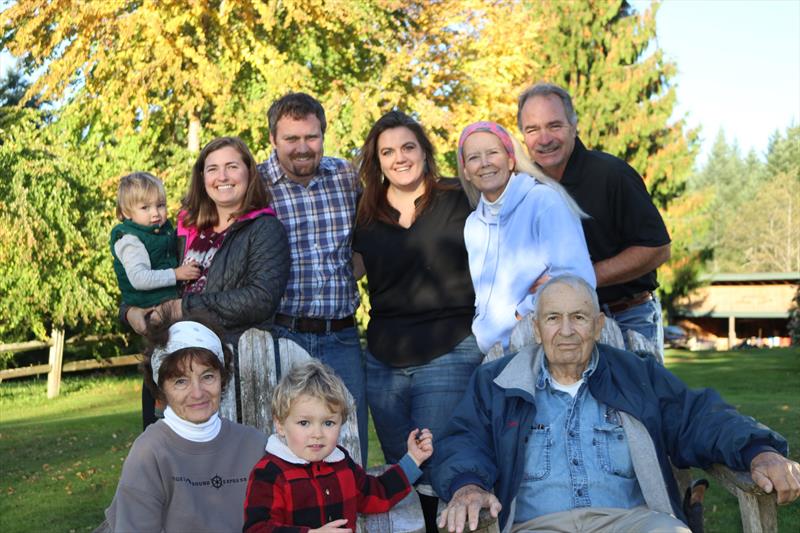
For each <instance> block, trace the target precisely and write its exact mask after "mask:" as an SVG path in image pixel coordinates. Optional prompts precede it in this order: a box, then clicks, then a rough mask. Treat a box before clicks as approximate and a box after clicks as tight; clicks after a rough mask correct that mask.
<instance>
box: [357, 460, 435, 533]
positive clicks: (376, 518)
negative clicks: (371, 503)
mask: <svg viewBox="0 0 800 533" xmlns="http://www.w3.org/2000/svg"><path fill="white" fill-rule="evenodd" d="M388 468H389V465H381V466H375V467H372V468H370V469H368V470H367V472H368V473H369V474H371V475H373V476H377V475H380V474H382V473H383V472H385V471H386V469H388ZM359 518H360V519H359V522H360V523H361V526H362V531H365V532H366V533H373V532H381V533H384V532H385V533H425V519H424V518H423V517H422V506H421V505H420V503H419V496H418V495H417V491H415V490H414V489H413V488H412V489H411V492H409V493H408V495H407V496H406V497H405V498H403V499H402V500H400V502H398V504H397V505H395V506H394V507H392V510H391V511H390V512H388V513H381V514H368V515H362V516H361V517H359Z"/></svg>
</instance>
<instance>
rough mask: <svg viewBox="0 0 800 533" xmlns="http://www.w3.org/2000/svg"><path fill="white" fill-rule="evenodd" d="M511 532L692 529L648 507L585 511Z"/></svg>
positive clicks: (685, 532) (673, 532)
mask: <svg viewBox="0 0 800 533" xmlns="http://www.w3.org/2000/svg"><path fill="white" fill-rule="evenodd" d="M511 531H512V533H533V532H536V533H539V532H553V533H578V532H584V531H587V532H588V531H604V532H605V531H609V532H615V533H630V532H634V531H641V532H647V533H649V532H653V533H691V532H690V531H689V528H688V527H686V525H685V524H684V523H683V522H681V521H680V520H678V519H677V518H675V517H673V516H671V515H668V514H664V513H659V512H656V511H651V510H650V509H648V508H647V507H645V506H640V507H634V508H633V509H615V508H611V507H582V508H580V509H573V510H571V511H563V512H561V513H552V514H547V515H544V516H540V517H539V518H534V519H533V520H528V521H527V522H522V523H519V524H514V526H513V527H512V528H511Z"/></svg>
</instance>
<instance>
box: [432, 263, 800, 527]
mask: <svg viewBox="0 0 800 533" xmlns="http://www.w3.org/2000/svg"><path fill="white" fill-rule="evenodd" d="M540 290H541V293H540V296H539V299H538V301H537V304H536V311H535V315H534V317H535V318H534V331H535V334H536V337H537V340H538V341H539V342H540V343H541V345H540V346H537V347H536V348H529V349H527V350H523V351H521V352H519V353H518V354H516V355H510V356H507V357H505V358H502V359H499V360H497V361H493V362H491V363H487V364H485V365H483V366H482V367H480V368H479V369H478V370H477V371H476V372H475V374H474V375H473V376H472V380H471V382H470V385H469V387H468V388H467V392H466V393H465V396H464V398H463V399H462V401H461V403H460V404H459V406H458V407H457V408H456V411H455V412H454V414H453V418H452V419H451V421H450V423H449V425H448V427H447V430H446V431H445V435H443V436H442V437H441V439H440V440H439V443H438V444H437V447H438V450H437V452H438V457H439V460H438V461H437V464H436V465H435V468H434V473H433V474H434V475H433V477H434V488H435V490H436V492H437V493H438V494H439V495H440V496H441V497H442V498H443V499H445V500H450V503H449V504H448V506H447V508H446V510H445V511H444V512H443V514H442V515H441V516H440V519H439V525H440V526H444V525H447V527H448V530H449V531H457V532H461V531H463V530H464V525H465V522H466V521H467V520H468V521H469V525H470V527H471V528H472V529H474V528H475V526H476V524H477V520H478V511H479V510H480V508H482V507H485V508H488V509H489V510H490V511H491V513H492V514H493V515H494V516H498V515H499V520H500V528H501V530H502V531H512V532H526V531H565V532H568V531H584V530H609V531H655V530H658V531H685V532H688V531H689V530H688V528H686V526H685V525H684V524H683V523H682V522H681V520H682V519H683V516H682V511H681V505H680V499H679V496H678V490H677V486H676V484H675V480H674V478H673V477H672V470H671V467H670V460H671V461H672V463H674V464H675V465H676V466H678V467H681V468H685V467H689V466H698V467H706V466H709V465H710V464H712V463H723V464H726V465H728V466H729V467H730V468H733V469H735V470H747V469H749V470H750V472H751V474H752V477H753V480H754V481H755V482H756V483H758V485H760V486H761V487H762V488H763V489H764V490H765V491H767V492H770V491H772V490H775V491H777V494H778V503H787V502H789V501H792V500H794V499H796V498H797V497H798V495H800V465H798V464H797V463H795V462H793V461H789V460H787V459H785V458H784V457H783V456H782V455H785V454H786V441H785V440H784V439H783V438H782V437H781V436H780V435H778V434H776V433H774V432H772V431H770V430H769V429H768V428H766V427H765V426H763V425H761V424H759V423H757V422H756V421H755V420H753V419H752V418H749V417H746V416H743V415H741V414H739V413H738V412H737V411H736V410H735V409H734V408H733V407H731V406H730V405H728V404H726V403H724V402H723V401H722V399H721V398H720V397H719V395H718V394H717V393H716V392H714V391H712V390H710V389H702V390H690V389H688V388H687V387H686V385H684V384H683V382H681V381H680V380H679V379H678V378H676V377H675V376H674V375H673V374H671V373H670V372H669V371H668V370H666V369H665V368H664V367H663V366H661V365H660V364H658V363H657V362H656V361H655V360H654V359H653V358H646V359H641V358H639V357H637V356H636V355H634V354H632V353H630V352H626V351H623V350H618V349H615V348H612V347H610V346H606V345H603V344H598V343H597V342H596V341H597V339H598V338H599V335H600V332H601V329H602V326H603V321H604V318H605V317H604V315H603V314H602V313H600V310H599V306H598V301H597V295H596V293H595V291H594V290H593V289H592V288H591V286H589V285H588V284H587V283H586V282H585V281H583V280H582V279H580V278H577V277H572V276H562V277H557V278H553V279H551V280H549V281H548V282H547V283H545V284H544V285H543V286H542V288H541V289H540ZM489 491H493V493H492V492H489Z"/></svg>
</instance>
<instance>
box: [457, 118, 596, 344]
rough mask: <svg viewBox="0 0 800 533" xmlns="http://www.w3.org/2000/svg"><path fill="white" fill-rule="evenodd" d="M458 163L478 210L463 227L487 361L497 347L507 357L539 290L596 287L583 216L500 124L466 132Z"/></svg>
mask: <svg viewBox="0 0 800 533" xmlns="http://www.w3.org/2000/svg"><path fill="white" fill-rule="evenodd" d="M457 156H458V177H459V180H461V184H462V185H463V187H464V190H465V191H466V192H467V195H468V196H469V198H470V202H471V203H472V205H475V206H476V207H475V211H474V212H473V213H472V214H471V215H470V216H469V218H468V219H467V222H466V225H465V227H464V240H465V243H466V247H467V252H468V254H469V270H470V274H471V275H472V282H473V284H474V287H475V295H476V298H475V303H476V310H475V319H474V320H473V322H472V332H473V333H474V334H475V337H476V338H477V340H478V345H479V346H480V349H481V351H483V352H484V353H486V352H488V351H489V349H490V348H491V347H492V346H493V345H494V344H495V343H497V342H499V343H501V345H502V346H503V349H507V348H508V346H509V340H510V336H511V331H512V329H513V328H514V325H515V324H516V323H517V320H519V319H520V318H521V317H523V316H525V315H527V314H528V313H530V312H531V311H533V304H534V298H535V297H536V293H535V289H536V288H537V287H538V286H539V285H540V284H541V283H544V281H546V280H547V279H549V278H550V277H554V276H558V275H560V274H573V275H576V276H579V277H581V278H583V279H585V280H586V281H587V282H588V283H589V284H590V285H592V286H594V285H595V277H594V268H593V267H592V262H591V260H590V259H589V252H588V251H587V249H586V241H585V240H584V237H583V229H582V228H581V222H580V216H582V215H583V212H582V211H581V210H580V208H579V207H578V206H577V204H576V203H575V201H574V200H572V198H570V196H569V194H567V192H566V191H564V189H563V188H562V187H561V186H560V185H559V184H558V183H557V182H555V181H553V180H552V179H551V178H548V177H547V176H545V175H544V174H543V173H542V172H541V171H540V170H538V169H537V168H536V167H535V166H534V165H533V163H531V161H530V159H528V156H527V155H525V153H524V152H523V151H522V148H521V146H520V144H519V142H518V141H516V139H513V138H512V137H511V136H510V135H509V134H508V132H507V131H506V130H505V129H504V128H503V127H502V126H500V125H499V124H497V123H495V122H476V123H474V124H471V125H469V126H467V127H466V128H464V130H463V131H462V133H461V137H460V139H459V141H458V154H457Z"/></svg>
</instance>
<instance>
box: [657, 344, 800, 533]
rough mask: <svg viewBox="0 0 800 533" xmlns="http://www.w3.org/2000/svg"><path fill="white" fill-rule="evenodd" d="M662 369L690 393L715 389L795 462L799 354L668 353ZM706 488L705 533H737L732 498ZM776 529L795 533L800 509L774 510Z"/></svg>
mask: <svg viewBox="0 0 800 533" xmlns="http://www.w3.org/2000/svg"><path fill="white" fill-rule="evenodd" d="M666 365H667V367H668V368H669V369H670V370H672V371H673V372H674V373H675V374H677V375H678V376H680V377H681V379H683V380H684V381H685V382H686V383H687V384H688V385H689V386H690V387H711V388H714V389H716V390H717V391H719V393H720V394H721V395H722V397H723V398H725V400H726V401H728V402H729V403H731V404H732V405H734V406H735V407H736V408H737V409H738V410H739V411H740V412H742V413H744V414H746V415H750V416H752V417H754V418H756V419H757V420H758V421H759V422H762V423H764V424H766V425H767V426H769V427H771V428H772V429H774V430H775V431H777V432H779V433H780V434H781V435H783V436H784V437H785V438H786V439H787V440H788V441H789V457H790V458H792V459H793V460H795V461H800V350H798V349H796V348H795V349H789V348H785V349H772V350H766V349H764V350H742V351H734V352H694V353H692V352H684V351H668V352H667V361H666ZM698 477H703V472H702V471H698V472H697V473H696V475H695V478H698ZM711 483H712V487H711V490H710V491H709V492H707V493H706V501H705V507H704V510H705V527H706V531H708V532H728V531H741V530H742V526H741V521H740V519H739V512H738V503H737V502H736V498H735V497H734V496H732V495H730V494H728V492H727V491H725V489H723V488H721V487H718V486H717V487H716V488H715V487H714V482H713V481H711ZM778 525H779V529H780V531H800V503H798V502H795V503H793V504H792V505H790V506H783V507H779V508H778Z"/></svg>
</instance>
